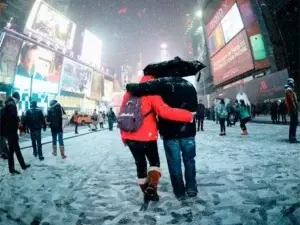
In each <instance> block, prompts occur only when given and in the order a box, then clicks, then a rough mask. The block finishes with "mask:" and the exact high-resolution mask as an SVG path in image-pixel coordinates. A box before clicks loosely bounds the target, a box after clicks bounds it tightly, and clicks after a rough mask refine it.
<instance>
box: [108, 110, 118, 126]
mask: <svg viewBox="0 0 300 225" xmlns="http://www.w3.org/2000/svg"><path fill="white" fill-rule="evenodd" d="M107 120H108V129H109V130H110V131H113V127H114V121H115V120H116V114H115V112H114V111H113V109H112V108H110V109H109V111H108V113H107Z"/></svg>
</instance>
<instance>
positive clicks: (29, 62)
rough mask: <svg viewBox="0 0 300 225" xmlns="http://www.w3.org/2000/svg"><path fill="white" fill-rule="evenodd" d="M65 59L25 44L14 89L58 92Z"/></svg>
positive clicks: (35, 46)
mask: <svg viewBox="0 0 300 225" xmlns="http://www.w3.org/2000/svg"><path fill="white" fill-rule="evenodd" d="M62 60H63V57H62V56H61V55H58V54H55V53H54V52H51V51H49V50H47V49H44V48H42V47H39V46H37V45H34V44H31V43H30V42H26V41H25V42H24V43H23V46H22V49H21V53H20V56H19V62H18V65H17V69H16V76H15V82H14V87H15V88H18V89H21V90H29V89H30V84H31V79H32V91H33V92H47V93H53V94H56V93H57V92H58V87H59V81H60V74H61V67H62Z"/></svg>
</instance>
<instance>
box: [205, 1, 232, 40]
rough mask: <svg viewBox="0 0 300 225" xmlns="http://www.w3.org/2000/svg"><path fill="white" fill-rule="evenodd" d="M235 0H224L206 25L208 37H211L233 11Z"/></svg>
mask: <svg viewBox="0 0 300 225" xmlns="http://www.w3.org/2000/svg"><path fill="white" fill-rule="evenodd" d="M234 3H235V0H223V1H222V3H221V5H220V7H219V8H218V9H217V10H216V12H215V14H214V16H213V17H212V19H211V20H210V21H209V22H208V24H207V25H206V33H207V36H208V35H210V34H211V33H212V32H213V31H214V29H215V28H216V27H217V26H218V25H219V23H220V22H221V20H222V19H223V17H224V16H225V15H226V14H227V13H228V11H229V10H230V9H231V7H232V6H233V4H234Z"/></svg>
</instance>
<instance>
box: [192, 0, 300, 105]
mask: <svg viewBox="0 0 300 225" xmlns="http://www.w3.org/2000/svg"><path fill="white" fill-rule="evenodd" d="M293 3H296V1H293V0H290V1H271V0H270V1H264V0H260V1H252V0H217V1H208V0H198V9H199V10H200V11H198V12H197V13H195V15H194V17H195V18H196V19H194V21H193V24H192V25H191V26H190V28H189V29H188V31H189V32H192V35H191V39H192V47H193V56H194V58H195V59H198V60H200V61H202V62H203V63H204V64H205V65H207V67H206V68H205V69H204V70H203V71H202V76H201V79H200V82H199V84H198V88H197V91H198V95H199V96H201V98H202V99H203V100H207V105H208V106H209V101H210V102H213V100H214V99H215V98H216V97H223V98H225V97H230V98H232V99H235V98H236V96H237V95H238V93H239V92H241V91H243V92H244V93H246V94H247V95H249V96H251V102H253V103H254V104H256V103H258V102H264V101H272V100H274V99H276V98H278V97H280V98H283V97H284V84H285V80H286V79H287V78H288V77H289V76H290V77H293V78H295V80H296V82H299V74H297V73H299V72H298V70H296V65H295V64H296V63H292V61H294V62H296V60H292V58H291V57H294V59H295V58H298V59H299V51H298V52H297V53H296V50H295V49H298V48H295V47H294V49H291V48H292V44H293V45H294V46H299V43H295V42H296V40H298V39H297V38H296V36H297V34H299V23H298V24H296V23H297V22H298V21H297V22H296V20H295V18H296V15H295V14H296V11H297V10H295V8H293V7H291V6H292V4H293ZM295 5H296V4H295ZM287 8H288V9H289V10H287V11H288V13H285V18H283V17H284V16H282V13H283V12H282V13H280V12H281V11H284V10H285V9H287ZM274 10H275V11H274ZM292 11H293V12H292ZM298 11H299V10H298ZM270 12H273V15H272V16H271V15H270ZM274 12H275V13H274ZM277 12H278V13H277ZM293 13H294V14H293ZM274 14H275V15H277V18H274ZM275 17H276V16H275ZM279 17H280V18H281V19H279ZM292 20H294V22H292ZM284 21H285V22H284ZM292 23H294V25H292ZM279 24H281V26H280V25H279ZM289 29H294V30H295V32H288V30H289ZM282 31H286V32H282ZM296 31H297V32H296ZM283 33H284V34H283ZM293 35H294V36H293ZM297 44H298V45H297ZM290 52H292V54H287V53H290ZM297 54H298V55H297ZM270 77H271V78H272V79H270ZM254 86H255V88H254ZM257 90H258V91H257Z"/></svg>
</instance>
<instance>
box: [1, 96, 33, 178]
mask: <svg viewBox="0 0 300 225" xmlns="http://www.w3.org/2000/svg"><path fill="white" fill-rule="evenodd" d="M19 101H20V94H19V93H18V92H15V93H13V95H12V97H8V98H7V99H6V101H5V106H4V108H3V109H2V110H3V111H2V115H1V128H0V129H1V131H2V135H3V136H4V137H6V138H7V141H8V168H9V172H10V173H11V174H20V172H19V171H17V170H15V163H14V153H16V156H17V159H18V161H19V163H20V166H21V168H22V169H23V170H26V169H27V168H29V167H30V164H26V163H25V161H24V158H23V155H22V153H21V149H20V145H19V135H18V129H19V128H20V118H19V116H18V109H17V104H18V103H19ZM20 134H21V135H23V130H20Z"/></svg>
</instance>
